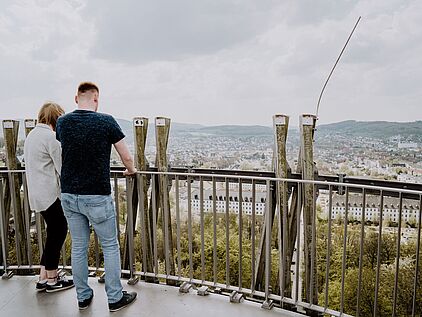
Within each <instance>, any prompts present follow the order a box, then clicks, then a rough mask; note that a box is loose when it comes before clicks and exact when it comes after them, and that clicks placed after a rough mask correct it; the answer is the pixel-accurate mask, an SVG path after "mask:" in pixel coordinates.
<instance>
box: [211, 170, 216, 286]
mask: <svg viewBox="0 0 422 317" xmlns="http://www.w3.org/2000/svg"><path fill="white" fill-rule="evenodd" d="M216 187H217V186H216V183H215V177H214V176H213V177H212V220H213V226H212V230H213V245H214V249H213V252H212V256H213V270H212V271H213V281H214V285H215V284H217V198H216V196H217V188H216Z"/></svg>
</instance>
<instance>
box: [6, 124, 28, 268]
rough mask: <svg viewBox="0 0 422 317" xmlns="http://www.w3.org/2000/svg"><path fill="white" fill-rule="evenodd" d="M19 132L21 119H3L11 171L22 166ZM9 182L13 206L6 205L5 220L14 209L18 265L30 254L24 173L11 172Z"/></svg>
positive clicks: (26, 259) (7, 156) (8, 162)
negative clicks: (24, 209)
mask: <svg viewBox="0 0 422 317" xmlns="http://www.w3.org/2000/svg"><path fill="white" fill-rule="evenodd" d="M18 132H19V121H16V120H3V135H4V145H5V148H6V165H7V168H8V170H10V171H13V170H17V169H20V168H21V164H20V163H19V161H18V159H17V157H16V150H17V144H18ZM8 183H9V189H10V190H9V191H10V198H11V205H12V208H10V205H9V206H6V216H5V218H4V219H5V222H6V223H7V224H8V222H9V219H10V209H13V218H14V225H15V245H16V259H17V262H18V265H22V264H27V263H28V254H27V244H26V243H25V239H26V237H27V234H26V226H25V215H24V212H23V208H22V207H23V206H22V200H21V195H20V188H21V186H22V175H19V174H18V173H16V172H9V175H8ZM6 203H7V201H6ZM8 207H9V208H8ZM6 232H7V231H6Z"/></svg>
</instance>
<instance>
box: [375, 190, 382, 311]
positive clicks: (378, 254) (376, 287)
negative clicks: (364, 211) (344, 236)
mask: <svg viewBox="0 0 422 317" xmlns="http://www.w3.org/2000/svg"><path fill="white" fill-rule="evenodd" d="M380 195H381V198H380V216H379V233H378V250H377V272H376V278H375V298H374V317H377V316H378V289H379V284H380V266H381V247H382V214H383V208H384V192H383V191H382V190H381V192H380Z"/></svg>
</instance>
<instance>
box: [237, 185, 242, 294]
mask: <svg viewBox="0 0 422 317" xmlns="http://www.w3.org/2000/svg"><path fill="white" fill-rule="evenodd" d="M242 191H243V185H242V179H241V178H239V195H238V201H239V218H238V219H239V225H238V226H239V291H240V290H241V289H242V284H243V278H242V277H243V266H242V259H243V244H242V242H243V241H242V234H243V217H242V214H243V192H242Z"/></svg>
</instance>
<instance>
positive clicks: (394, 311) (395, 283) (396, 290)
mask: <svg viewBox="0 0 422 317" xmlns="http://www.w3.org/2000/svg"><path fill="white" fill-rule="evenodd" d="M399 200H400V202H399V226H398V228H397V229H398V230H397V253H396V273H395V275H394V293H393V316H396V310H397V293H398V283H399V270H400V243H401V218H402V212H403V195H402V193H401V192H400V194H399Z"/></svg>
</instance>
